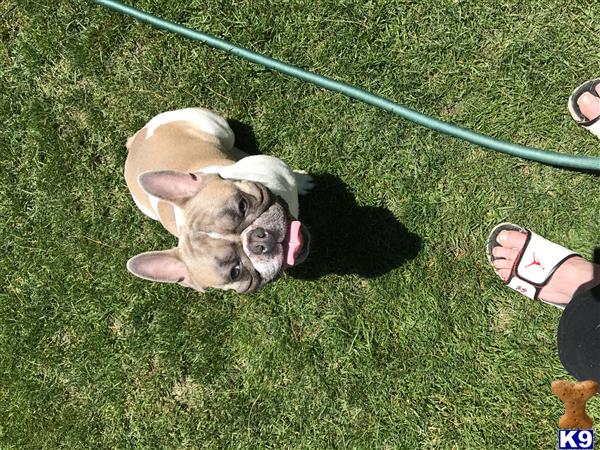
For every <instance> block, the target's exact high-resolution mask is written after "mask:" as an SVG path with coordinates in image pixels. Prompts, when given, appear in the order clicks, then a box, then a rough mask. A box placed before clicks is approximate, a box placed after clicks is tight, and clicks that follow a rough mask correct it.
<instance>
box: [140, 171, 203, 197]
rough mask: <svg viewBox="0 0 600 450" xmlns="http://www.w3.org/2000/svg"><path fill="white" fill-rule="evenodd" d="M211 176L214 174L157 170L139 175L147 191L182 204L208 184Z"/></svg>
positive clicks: (141, 183)
mask: <svg viewBox="0 0 600 450" xmlns="http://www.w3.org/2000/svg"><path fill="white" fill-rule="evenodd" d="M210 176H214V175H206V174H202V173H185V172H179V171H177V170H156V171H150V172H144V173H143V174H141V175H140V176H139V178H138V181H139V183H140V186H141V187H142V189H144V191H146V193H148V194H150V195H153V196H154V197H157V198H159V199H161V200H165V201H168V202H171V203H174V204H176V205H178V206H182V205H183V203H185V202H186V201H187V200H188V199H189V198H191V197H192V196H194V195H196V194H197V193H198V191H199V190H200V189H202V188H203V187H204V186H205V185H206V183H207V182H208V178H209V177H210Z"/></svg>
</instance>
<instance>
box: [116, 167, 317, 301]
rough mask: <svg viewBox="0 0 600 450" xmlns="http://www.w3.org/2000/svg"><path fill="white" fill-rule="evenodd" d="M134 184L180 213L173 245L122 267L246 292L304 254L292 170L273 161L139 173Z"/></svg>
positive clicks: (157, 277)
mask: <svg viewBox="0 0 600 450" xmlns="http://www.w3.org/2000/svg"><path fill="white" fill-rule="evenodd" d="M245 160H249V161H246V162H243V161H245ZM274 160H275V161H274ZM242 162H243V163H242ZM139 182H140V185H141V186H142V188H143V189H144V190H145V191H146V192H147V193H148V194H150V195H152V196H154V197H157V198H159V199H161V200H164V201H166V202H169V203H171V204H172V205H174V207H175V210H176V212H177V214H178V215H179V216H180V218H181V220H180V222H181V223H180V227H179V244H178V246H177V247H175V248H172V249H170V250H164V251H155V252H147V253H142V254H140V255H137V256H135V257H133V258H131V259H130V260H129V262H128V263H127V267H128V269H129V271H130V272H132V273H133V274H135V275H137V276H139V277H141V278H144V279H148V280H151V281H162V282H173V283H179V284H181V285H183V286H189V287H192V288H194V289H196V290H198V291H204V290H205V289H207V288H219V289H233V290H236V291H238V292H244V293H249V292H254V291H256V290H257V289H259V288H260V287H262V286H264V285H265V284H266V283H269V282H271V281H274V280H276V279H277V278H278V277H279V276H280V275H281V274H282V273H283V272H284V271H285V269H286V268H288V267H290V266H295V265H297V264H300V263H301V262H303V261H304V260H305V259H306V257H307V256H308V251H309V242H310V235H309V233H308V230H307V229H306V227H305V226H303V225H301V224H300V222H298V220H297V215H298V206H297V205H298V199H297V196H298V191H297V187H296V184H295V180H294V174H293V172H291V170H289V168H288V167H287V166H286V165H285V164H283V163H282V162H281V161H280V160H277V159H276V158H272V157H264V156H260V157H258V156H257V157H249V158H245V159H243V160H241V161H240V162H238V163H236V164H233V165H231V166H221V167H211V168H208V169H204V170H202V171H201V172H195V173H191V174H190V173H183V172H177V171H156V172H146V173H144V174H142V175H141V177H140V179H139Z"/></svg>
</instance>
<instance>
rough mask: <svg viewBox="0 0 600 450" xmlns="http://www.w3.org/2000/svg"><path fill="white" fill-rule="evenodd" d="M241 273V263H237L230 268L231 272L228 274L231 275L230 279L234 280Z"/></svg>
mask: <svg viewBox="0 0 600 450" xmlns="http://www.w3.org/2000/svg"><path fill="white" fill-rule="evenodd" d="M241 274H242V265H241V263H239V262H238V263H237V264H236V265H235V266H233V267H232V268H231V272H229V276H230V277H231V281H236V280H237V279H238V278H239V277H240V275H241Z"/></svg>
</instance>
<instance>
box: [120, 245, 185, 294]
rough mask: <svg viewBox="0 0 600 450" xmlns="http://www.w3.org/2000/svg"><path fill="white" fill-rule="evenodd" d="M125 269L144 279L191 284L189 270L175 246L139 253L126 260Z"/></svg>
mask: <svg viewBox="0 0 600 450" xmlns="http://www.w3.org/2000/svg"><path fill="white" fill-rule="evenodd" d="M127 270H129V271H130V272H131V273H132V274H134V275H135V276H137V277H140V278H143V279H145V280H150V281H159V282H163V283H179V284H181V285H183V286H190V287H191V286H192V283H191V279H190V272H189V271H188V269H187V267H186V266H185V264H184V263H183V262H182V261H181V259H180V258H179V255H178V254H177V248H173V249H171V250H163V251H157V252H146V253H140V254H139V255H137V256H134V257H133V258H131V259H130V260H129V261H127Z"/></svg>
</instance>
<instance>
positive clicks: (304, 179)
mask: <svg viewBox="0 0 600 450" xmlns="http://www.w3.org/2000/svg"><path fill="white" fill-rule="evenodd" d="M294 177H295V178H296V186H298V194H300V195H306V194H308V193H309V191H310V190H311V189H312V188H313V187H314V186H315V182H314V181H313V178H312V177H311V176H310V175H309V174H307V173H306V172H304V171H303V170H294Z"/></svg>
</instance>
